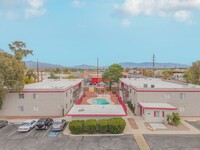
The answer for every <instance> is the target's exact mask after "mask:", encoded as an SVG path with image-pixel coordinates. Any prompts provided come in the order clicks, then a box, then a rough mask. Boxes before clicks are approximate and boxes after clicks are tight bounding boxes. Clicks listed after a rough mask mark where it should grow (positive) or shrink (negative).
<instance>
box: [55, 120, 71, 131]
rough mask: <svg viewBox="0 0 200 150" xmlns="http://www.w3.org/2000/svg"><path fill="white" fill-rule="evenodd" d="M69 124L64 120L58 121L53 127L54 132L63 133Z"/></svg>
mask: <svg viewBox="0 0 200 150" xmlns="http://www.w3.org/2000/svg"><path fill="white" fill-rule="evenodd" d="M66 124H67V122H66V120H64V119H60V120H56V121H55V122H54V123H53V125H52V131H61V130H63V129H64V127H65V126H66Z"/></svg>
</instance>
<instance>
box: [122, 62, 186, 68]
mask: <svg viewBox="0 0 200 150" xmlns="http://www.w3.org/2000/svg"><path fill="white" fill-rule="evenodd" d="M119 65H121V66H122V67H124V68H152V62H142V63H133V62H122V63H119ZM188 67H189V65H185V64H178V63H170V62H169V63H155V68H188Z"/></svg>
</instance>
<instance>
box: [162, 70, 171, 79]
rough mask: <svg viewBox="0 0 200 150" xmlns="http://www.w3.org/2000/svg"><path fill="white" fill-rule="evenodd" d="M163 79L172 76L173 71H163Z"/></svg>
mask: <svg viewBox="0 0 200 150" xmlns="http://www.w3.org/2000/svg"><path fill="white" fill-rule="evenodd" d="M162 73H163V75H164V78H169V77H171V76H172V75H173V71H172V70H164V71H163V72H162Z"/></svg>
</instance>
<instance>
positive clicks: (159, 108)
mask: <svg viewBox="0 0 200 150" xmlns="http://www.w3.org/2000/svg"><path fill="white" fill-rule="evenodd" d="M138 104H139V106H140V107H142V108H143V109H156V110H177V108H162V107H144V106H142V105H141V104H140V103H138Z"/></svg>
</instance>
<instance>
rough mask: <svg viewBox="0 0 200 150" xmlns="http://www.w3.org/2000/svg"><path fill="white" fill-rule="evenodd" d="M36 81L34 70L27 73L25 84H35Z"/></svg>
mask: <svg viewBox="0 0 200 150" xmlns="http://www.w3.org/2000/svg"><path fill="white" fill-rule="evenodd" d="M35 80H36V74H35V73H34V70H33V69H28V70H27V71H26V75H25V79H24V82H25V84H29V83H34V82H35Z"/></svg>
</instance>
